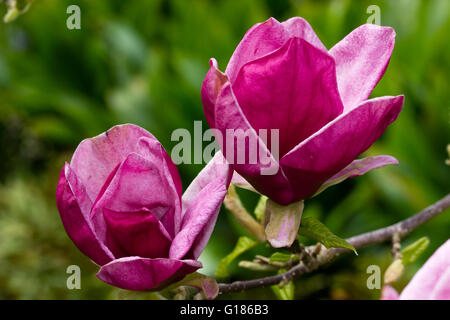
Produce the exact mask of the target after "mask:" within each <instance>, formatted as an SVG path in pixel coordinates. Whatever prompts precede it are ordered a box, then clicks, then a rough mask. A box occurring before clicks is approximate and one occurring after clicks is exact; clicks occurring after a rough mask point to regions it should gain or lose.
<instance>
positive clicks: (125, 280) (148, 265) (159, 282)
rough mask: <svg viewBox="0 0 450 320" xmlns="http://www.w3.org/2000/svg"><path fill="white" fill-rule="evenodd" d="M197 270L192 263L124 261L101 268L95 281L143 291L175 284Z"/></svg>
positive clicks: (154, 260)
mask: <svg viewBox="0 0 450 320" xmlns="http://www.w3.org/2000/svg"><path fill="white" fill-rule="evenodd" d="M201 267H202V264H201V263H200V262H199V261H195V260H174V259H165V258H158V259H150V258H141V257H125V258H120V259H117V260H114V261H112V262H110V263H108V264H106V265H104V266H102V268H101V269H100V271H99V272H98V273H97V277H98V278H99V279H100V280H102V281H104V282H106V283H108V284H110V285H112V286H115V287H119V288H122V289H126V290H137V291H144V290H154V289H158V288H162V287H164V286H167V285H169V284H171V283H173V282H176V281H179V280H181V279H182V278H184V277H185V276H186V275H187V274H189V273H192V272H195V271H196V270H197V269H199V268H201Z"/></svg>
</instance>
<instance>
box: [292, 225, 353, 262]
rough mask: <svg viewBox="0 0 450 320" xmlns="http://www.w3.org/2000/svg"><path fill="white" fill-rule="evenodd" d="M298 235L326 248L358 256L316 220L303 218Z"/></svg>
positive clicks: (343, 241)
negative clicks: (339, 249) (342, 249)
mask: <svg viewBox="0 0 450 320" xmlns="http://www.w3.org/2000/svg"><path fill="white" fill-rule="evenodd" d="M298 233H299V235H301V236H304V237H307V238H310V239H314V240H316V241H319V242H320V243H322V244H323V245H324V246H325V247H327V248H346V249H350V250H353V252H355V254H358V253H357V252H356V249H355V248H354V247H353V246H352V245H351V244H350V243H348V242H347V241H345V240H344V239H342V238H339V237H338V236H337V235H335V234H334V233H333V232H331V231H330V230H329V229H328V228H327V227H326V226H325V225H324V224H323V223H322V222H320V221H319V220H317V219H316V218H313V217H306V218H303V219H302V222H301V224H300V229H299V230H298Z"/></svg>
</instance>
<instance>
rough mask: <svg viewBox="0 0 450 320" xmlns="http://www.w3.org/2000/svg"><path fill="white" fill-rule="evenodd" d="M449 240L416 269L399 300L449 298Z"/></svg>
mask: <svg viewBox="0 0 450 320" xmlns="http://www.w3.org/2000/svg"><path fill="white" fill-rule="evenodd" d="M449 273H450V240H447V241H446V242H445V243H444V244H443V245H442V246H440V247H439V249H438V250H436V251H435V252H434V253H433V255H432V256H431V257H430V258H429V259H428V260H427V262H426V263H425V264H424V265H423V267H422V268H421V269H420V270H419V271H417V273H416V274H415V275H414V277H413V278H412V279H411V281H410V282H409V284H408V285H407V286H406V287H405V288H404V289H403V291H402V293H401V294H400V299H401V300H428V299H436V300H450V274H449Z"/></svg>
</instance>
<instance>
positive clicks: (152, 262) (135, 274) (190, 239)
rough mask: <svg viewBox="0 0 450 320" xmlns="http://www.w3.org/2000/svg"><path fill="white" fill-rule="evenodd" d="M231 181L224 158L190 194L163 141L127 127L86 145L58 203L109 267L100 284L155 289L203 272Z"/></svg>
mask: <svg viewBox="0 0 450 320" xmlns="http://www.w3.org/2000/svg"><path fill="white" fill-rule="evenodd" d="M231 175H232V171H231V170H230V168H229V165H228V164H225V162H224V161H223V157H222V155H221V153H220V152H219V153H217V154H216V156H215V157H214V158H213V159H212V160H211V162H210V163H209V164H208V165H207V166H206V167H205V168H204V169H203V170H202V171H201V172H200V174H199V175H198V176H197V177H196V179H195V180H194V181H193V182H192V184H191V185H190V186H189V188H188V189H187V190H186V191H185V192H184V194H183V195H182V188H181V180H180V177H179V175H178V171H177V168H176V167H175V165H174V164H173V162H172V160H171V159H170V157H169V155H168V154H167V153H166V152H165V150H164V149H163V147H162V146H161V144H160V143H159V142H158V140H156V138H155V137H153V136H152V135H151V134H150V133H149V132H147V131H146V130H144V129H142V128H140V127H138V126H134V125H130V124H127V125H121V126H116V127H113V128H112V129H110V130H108V131H107V132H105V133H103V134H101V135H99V136H97V137H94V138H91V139H86V140H84V141H83V142H81V143H80V145H79V146H78V148H77V149H76V151H75V153H74V155H73V158H72V161H71V163H70V165H69V164H67V163H66V164H65V166H64V168H63V169H62V171H61V175H60V179H59V183H58V187H57V191H56V201H57V206H58V209H59V212H60V214H61V219H62V222H63V224H64V227H65V229H66V231H67V233H68V235H69V236H70V238H71V239H72V240H73V242H74V243H75V245H76V246H77V247H78V248H79V249H80V250H81V251H82V252H83V253H84V254H85V255H87V256H88V257H89V258H91V259H92V260H93V261H94V262H95V263H97V264H98V265H100V266H101V269H100V271H99V273H98V274H97V276H98V278H100V279H101V280H103V281H105V282H106V283H109V284H111V285H113V286H117V287H120V288H123V289H130V290H150V289H156V288H160V287H162V286H165V285H168V284H170V283H172V282H175V281H178V280H181V279H182V278H183V277H184V276H185V275H187V274H189V273H192V272H194V271H195V270H197V269H198V268H200V267H201V266H202V265H201V263H200V262H199V261H197V258H198V257H199V255H200V253H201V252H202V251H203V249H204V248H205V246H206V243H207V242H208V240H209V237H210V235H211V232H212V230H213V228H214V225H215V222H216V219H217V214H218V212H219V209H220V206H221V203H222V201H223V198H224V196H225V194H226V192H227V188H228V185H229V183H230V180H231Z"/></svg>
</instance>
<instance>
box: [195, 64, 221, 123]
mask: <svg viewBox="0 0 450 320" xmlns="http://www.w3.org/2000/svg"><path fill="white" fill-rule="evenodd" d="M209 65H210V66H211V67H210V69H209V71H208V73H207V74H206V77H205V79H204V80H203V84H202V90H201V97H202V102H203V112H204V114H205V118H206V121H207V122H208V124H209V126H210V127H211V128H215V127H216V120H215V119H216V100H217V97H218V96H219V93H220V91H221V90H222V87H223V86H224V85H225V84H226V83H227V82H228V77H227V76H226V75H225V74H224V73H222V72H221V71H220V70H219V68H218V66H217V61H216V59H211V60H210V61H209Z"/></svg>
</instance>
